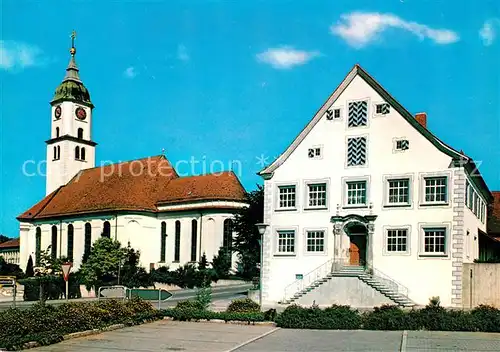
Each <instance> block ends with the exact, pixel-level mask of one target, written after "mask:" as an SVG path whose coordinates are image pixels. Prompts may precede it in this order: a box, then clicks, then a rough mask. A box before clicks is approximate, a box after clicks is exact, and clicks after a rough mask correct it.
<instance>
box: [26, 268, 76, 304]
mask: <svg viewBox="0 0 500 352" xmlns="http://www.w3.org/2000/svg"><path fill="white" fill-rule="evenodd" d="M42 280H43V285H44V293H45V299H48V300H53V299H61V298H64V296H65V295H66V283H65V282H64V279H63V278H62V277H61V276H47V277H44V278H43V279H42ZM19 284H21V285H23V286H24V296H23V298H24V300H25V301H38V300H39V299H40V279H39V278H28V279H23V280H19ZM68 291H69V292H68V293H69V298H81V297H82V294H81V291H80V280H79V278H78V277H77V276H76V275H75V274H70V276H69V287H68Z"/></svg>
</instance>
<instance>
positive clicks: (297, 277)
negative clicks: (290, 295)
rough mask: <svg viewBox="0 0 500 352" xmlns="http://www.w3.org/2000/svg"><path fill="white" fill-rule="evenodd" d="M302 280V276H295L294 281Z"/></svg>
mask: <svg viewBox="0 0 500 352" xmlns="http://www.w3.org/2000/svg"><path fill="white" fill-rule="evenodd" d="M303 278H304V275H302V274H295V280H302V279H303Z"/></svg>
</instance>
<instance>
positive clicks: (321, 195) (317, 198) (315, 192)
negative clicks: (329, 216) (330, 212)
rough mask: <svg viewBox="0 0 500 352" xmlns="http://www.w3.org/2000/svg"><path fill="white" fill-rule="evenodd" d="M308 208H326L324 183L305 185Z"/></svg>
mask: <svg viewBox="0 0 500 352" xmlns="http://www.w3.org/2000/svg"><path fill="white" fill-rule="evenodd" d="M307 188H308V192H307V198H308V206H309V207H311V208H326V183H319V184H309V185H307Z"/></svg>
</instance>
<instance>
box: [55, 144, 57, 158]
mask: <svg viewBox="0 0 500 352" xmlns="http://www.w3.org/2000/svg"><path fill="white" fill-rule="evenodd" d="M54 160H57V147H56V146H54Z"/></svg>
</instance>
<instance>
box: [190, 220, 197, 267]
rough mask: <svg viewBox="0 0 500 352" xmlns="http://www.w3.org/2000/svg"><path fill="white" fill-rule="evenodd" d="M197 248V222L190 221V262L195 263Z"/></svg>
mask: <svg viewBox="0 0 500 352" xmlns="http://www.w3.org/2000/svg"><path fill="white" fill-rule="evenodd" d="M197 246H198V222H197V221H196V220H195V219H193V220H192V221H191V261H192V262H195V261H196V251H197Z"/></svg>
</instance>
